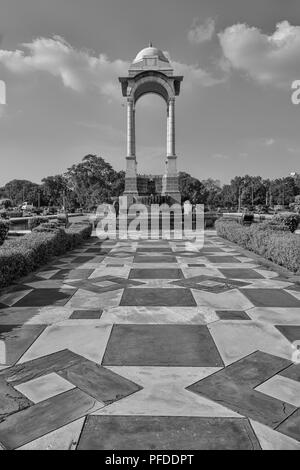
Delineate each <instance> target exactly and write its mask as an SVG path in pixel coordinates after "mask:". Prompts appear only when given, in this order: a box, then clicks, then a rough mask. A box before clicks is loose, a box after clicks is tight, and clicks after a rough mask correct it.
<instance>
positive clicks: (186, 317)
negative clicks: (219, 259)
mask: <svg viewBox="0 0 300 470" xmlns="http://www.w3.org/2000/svg"><path fill="white" fill-rule="evenodd" d="M215 321H219V317H218V316H217V314H216V312H215V311H214V310H213V309H211V308H205V307H114V308H110V309H107V310H104V312H103V313H102V316H101V322H103V323H108V324H112V323H120V324H121V323H127V324H133V323H135V324H193V325H205V324H207V323H212V322H215Z"/></svg>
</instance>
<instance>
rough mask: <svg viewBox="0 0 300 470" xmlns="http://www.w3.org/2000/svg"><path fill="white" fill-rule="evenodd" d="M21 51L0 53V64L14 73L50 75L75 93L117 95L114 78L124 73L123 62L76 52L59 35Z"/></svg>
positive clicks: (39, 40)
mask: <svg viewBox="0 0 300 470" xmlns="http://www.w3.org/2000/svg"><path fill="white" fill-rule="evenodd" d="M23 48H24V49H25V50H26V52H24V51H21V50H15V51H7V50H0V63H2V64H3V65H4V66H5V67H6V68H7V69H8V70H9V71H11V72H13V73H15V74H28V73H31V72H47V73H50V74H51V75H53V76H55V77H58V78H60V79H61V80H62V82H63V84H64V85H65V86H66V87H68V88H71V89H72V90H75V91H85V90H86V89H97V90H98V91H100V92H101V93H102V94H104V95H107V96H119V95H120V90H119V83H118V82H117V80H116V77H118V76H119V75H123V74H124V73H125V74H126V72H127V70H128V65H129V64H128V63H127V62H125V61H122V60H115V61H110V60H109V59H108V58H107V57H106V55H104V54H100V55H99V56H98V57H96V56H94V55H91V54H90V53H89V52H88V51H78V50H76V49H74V48H73V47H72V46H71V45H70V44H68V43H67V42H66V41H65V40H64V39H63V38H61V37H59V36H54V37H53V38H37V39H35V40H34V41H32V42H31V43H27V44H23Z"/></svg>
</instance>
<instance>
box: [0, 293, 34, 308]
mask: <svg viewBox="0 0 300 470" xmlns="http://www.w3.org/2000/svg"><path fill="white" fill-rule="evenodd" d="M31 291H32V289H28V290H19V291H16V292H8V293H7V294H3V295H1V297H0V303H2V304H5V305H8V306H9V307H11V306H12V305H14V304H15V303H16V302H18V301H19V300H21V299H23V297H25V295H27V294H29V292H31Z"/></svg>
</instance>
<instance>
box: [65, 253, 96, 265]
mask: <svg viewBox="0 0 300 470" xmlns="http://www.w3.org/2000/svg"><path fill="white" fill-rule="evenodd" d="M99 254H100V253H99ZM94 258H95V256H77V257H76V258H73V259H72V260H71V264H73V263H76V264H84V263H88V262H89V261H92V260H93V259H94Z"/></svg>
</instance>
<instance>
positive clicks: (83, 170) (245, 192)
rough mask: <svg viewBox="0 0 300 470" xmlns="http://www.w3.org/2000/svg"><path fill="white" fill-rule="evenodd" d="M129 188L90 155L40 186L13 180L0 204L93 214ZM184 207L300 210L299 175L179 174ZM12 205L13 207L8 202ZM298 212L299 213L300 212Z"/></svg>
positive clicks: (2, 192)
mask: <svg viewBox="0 0 300 470" xmlns="http://www.w3.org/2000/svg"><path fill="white" fill-rule="evenodd" d="M124 186H125V173H124V171H116V170H114V169H113V167H112V166H111V165H110V163H108V162H106V161H105V160H104V158H102V157H98V156H97V155H93V154H88V155H86V156H85V157H84V158H83V159H82V161H81V162H80V163H77V164H74V165H72V166H71V167H70V168H68V170H67V171H66V172H65V173H63V174H60V175H55V176H47V177H45V178H44V179H43V180H42V184H40V185H38V184H36V183H33V182H31V181H28V180H18V179H14V180H12V181H10V182H9V183H7V184H6V185H5V186H3V187H2V188H0V199H9V200H11V201H12V204H13V205H15V206H17V205H20V204H22V202H24V201H27V202H29V203H31V204H34V205H35V206H36V205H37V203H38V200H39V201H40V204H41V205H44V206H45V205H48V206H62V204H63V201H64V200H65V201H66V203H67V205H68V207H73V208H77V207H84V208H85V209H88V210H91V209H93V208H96V207H97V206H98V205H99V204H101V203H102V202H112V198H114V197H117V196H119V195H121V194H122V193H123V191H124ZM179 190H180V193H181V197H182V202H184V201H185V200H190V201H191V202H192V203H193V204H205V206H206V207H207V208H209V209H213V208H217V207H222V208H228V209H231V208H237V207H238V206H239V205H240V206H242V207H247V206H248V207H251V206H257V205H261V206H274V205H278V204H280V205H285V206H287V205H291V207H295V208H296V209H297V208H299V207H300V200H299V197H300V176H299V175H294V176H287V177H285V178H276V179H273V180H271V179H262V178H261V177H260V176H249V175H245V176H236V177H235V178H233V179H232V180H231V182H230V184H225V185H223V186H222V185H221V184H220V181H218V180H214V179H212V178H208V179H206V180H202V181H200V180H199V179H197V178H195V177H193V176H191V175H190V174H188V173H186V172H180V173H179ZM7 204H9V203H7ZM299 210H300V209H299Z"/></svg>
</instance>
